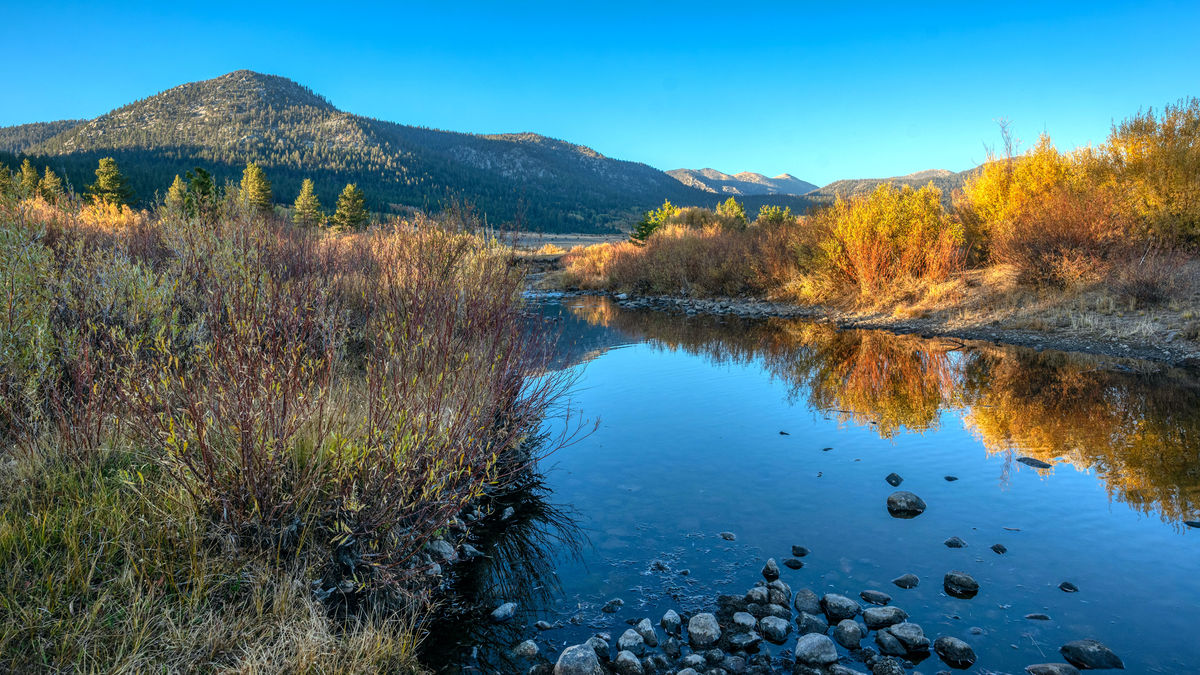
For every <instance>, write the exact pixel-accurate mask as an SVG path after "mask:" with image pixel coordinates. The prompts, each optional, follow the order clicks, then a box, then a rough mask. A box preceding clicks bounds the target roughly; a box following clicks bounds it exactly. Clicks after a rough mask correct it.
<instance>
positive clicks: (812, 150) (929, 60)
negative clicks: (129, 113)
mask: <svg viewBox="0 0 1200 675" xmlns="http://www.w3.org/2000/svg"><path fill="white" fill-rule="evenodd" d="M0 3H2V4H3V5H4V6H3V7H2V8H0V9H2V10H3V14H4V15H5V16H4V20H3V21H0V44H3V45H4V47H5V49H4V52H5V58H4V59H3V60H0V85H2V87H3V91H4V92H5V97H4V103H3V104H2V105H0V125H9V124H20V123H25V122H33V121H44V120H51V119H63V118H70V117H93V116H96V115H99V114H102V113H104V112H106V111H108V110H110V109H112V108H114V107H117V106H119V105H122V104H124V103H128V102H130V101H132V100H135V99H138V98H142V97H145V96H148V95H151V94H154V93H156V92H158V91H161V90H164V89H168V88H170V87H172V86H175V85H177V84H181V83H183V82H188V81H192V80H197V79H205V78H209V77H215V76H217V75H220V74H222V73H225V72H228V71H231V70H236V69H239V68H250V69H253V70H258V71H262V72H269V73H274V74H278V75H284V76H286V77H290V78H292V79H294V80H296V81H298V82H300V83H302V84H305V85H307V86H309V87H311V88H312V89H314V90H315V91H317V92H318V93H321V94H324V95H325V96H326V97H328V98H329V99H330V100H331V101H332V102H333V103H334V104H335V105H337V106H338V107H340V108H342V109H343V110H347V111H350V112H354V113H358V114H363V115H369V116H372V117H378V118H382V119H387V120H391V121H396V122H401V123H405V124H417V125H423V126H430V127H437V128H442V129H451V130H455V131H470V132H486V133H492V132H502V131H535V132H538V133H542V134H546V135H549V136H554V137H557V138H563V139H566V140H570V141H573V142H576V143H582V144H585V145H589V146H591V147H593V148H595V149H597V150H599V151H600V152H602V153H604V154H606V155H610V156H613V157H618V158H621V159H630V160H636V161H641V162H646V163H647V164H650V165H652V166H655V167H658V168H660V169H673V168H677V167H692V168H699V167H704V166H712V167H715V168H718V169H721V170H723V171H727V172H735V171H745V170H751V171H759V172H762V173H767V174H771V175H774V174H777V173H782V172H789V173H792V174H794V175H796V176H798V177H800V178H803V179H805V180H809V181H812V182H814V183H818V184H824V183H827V182H829V181H832V180H836V179H839V178H851V177H870V176H888V175H897V174H903V173H909V172H912V171H918V170H922V169H928V168H946V169H952V170H960V169H965V168H969V167H971V166H974V165H975V164H977V163H979V162H980V161H981V160H982V159H983V158H984V157H985V150H984V145H985V144H995V143H996V142H997V140H998V133H997V130H996V123H995V120H996V119H998V118H1001V117H1007V118H1009V119H1010V120H1012V123H1013V128H1014V129H1015V131H1016V134H1017V136H1018V137H1019V138H1021V139H1023V140H1024V141H1025V142H1026V145H1028V144H1029V143H1031V142H1032V141H1033V140H1035V139H1036V137H1037V135H1038V134H1039V133H1041V132H1042V131H1047V132H1049V133H1050V134H1051V136H1052V137H1053V138H1054V139H1055V142H1056V143H1057V144H1058V145H1059V146H1060V147H1074V146H1076V145H1081V144H1086V143H1097V142H1100V141H1102V140H1103V139H1104V137H1105V136H1106V134H1107V133H1108V130H1109V127H1110V126H1111V124H1112V122H1113V121H1114V120H1119V119H1121V118H1123V117H1125V116H1127V115H1129V114H1131V113H1134V112H1136V111H1137V110H1138V109H1139V108H1141V107H1146V106H1155V107H1157V106H1161V105H1162V104H1164V103H1167V102H1172V101H1175V100H1177V99H1179V98H1182V97H1184V96H1195V95H1200V66H1198V65H1197V64H1200V3H1197V2H1177V3H1172V2H1158V3H1155V2H1145V3H1136V6H1134V4H1135V3H1129V4H1124V3H1106V2H1102V1H1099V0H1097V1H1094V2H1088V3H1078V4H1071V3H1057V2H1045V1H1043V2H1039V3H1030V4H1024V3H1008V4H1007V5H1006V6H1005V7H1004V8H1003V9H989V8H986V7H982V5H983V4H984V3H964V2H961V1H960V2H957V3H954V4H944V5H926V6H924V7H922V8H914V7H913V6H912V5H913V4H914V3H895V2H890V3H885V4H879V5H874V4H871V3H869V2H868V3H863V2H858V3H854V4H853V5H849V6H847V7H846V8H843V7H842V6H840V5H839V3H834V2H826V3H820V4H813V5H804V4H801V3H752V2H724V3H707V2H701V1H699V0H697V1H693V2H686V3H678V4H675V3H656V2H652V1H649V2H648V1H645V0H643V2H638V3H615V2H614V3H604V4H595V5H587V4H584V3H571V2H556V3H501V2H490V3H479V4H474V3H469V2H459V3H445V2H442V3H436V4H435V3H420V4H411V5H410V4H405V3H380V4H377V5H354V4H352V3H342V4H338V5H330V4H311V5H309V4H303V3H291V4H288V5H276V6H270V5H265V4H259V3H254V2H241V3H238V4H222V3H220V2H204V3H196V2H184V3H171V4H170V5H169V6H168V5H167V3H122V4H119V6H117V5H118V3H96V2H88V3H55V2H14V1H13V0H0ZM975 5H980V6H979V7H976V6H975Z"/></svg>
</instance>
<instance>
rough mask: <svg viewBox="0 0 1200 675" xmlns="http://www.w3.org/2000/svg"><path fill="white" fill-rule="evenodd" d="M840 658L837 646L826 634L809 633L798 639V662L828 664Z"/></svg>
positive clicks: (814, 664)
mask: <svg viewBox="0 0 1200 675" xmlns="http://www.w3.org/2000/svg"><path fill="white" fill-rule="evenodd" d="M837 660H838V654H837V647H836V646H835V645H834V644H833V640H830V639H829V638H828V637H827V636H825V635H820V634H817V633H809V634H808V635H801V636H800V639H799V640H796V662H797V663H803V664H805V665H808V666H817V667H821V666H828V665H830V664H832V663H836V662H837Z"/></svg>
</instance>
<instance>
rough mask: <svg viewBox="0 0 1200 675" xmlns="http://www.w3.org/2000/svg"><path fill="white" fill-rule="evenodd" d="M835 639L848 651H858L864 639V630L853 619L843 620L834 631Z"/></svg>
mask: <svg viewBox="0 0 1200 675" xmlns="http://www.w3.org/2000/svg"><path fill="white" fill-rule="evenodd" d="M833 639H834V640H836V641H837V643H838V644H839V645H841V646H843V647H845V648H846V649H850V650H855V649H858V647H859V642H861V641H862V639H863V634H862V629H861V628H860V627H859V625H858V624H857V623H855V622H854V621H853V620H852V619H842V620H841V621H839V622H838V625H837V626H835V627H834V629H833Z"/></svg>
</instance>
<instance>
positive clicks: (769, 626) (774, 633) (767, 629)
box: [758, 616, 792, 645]
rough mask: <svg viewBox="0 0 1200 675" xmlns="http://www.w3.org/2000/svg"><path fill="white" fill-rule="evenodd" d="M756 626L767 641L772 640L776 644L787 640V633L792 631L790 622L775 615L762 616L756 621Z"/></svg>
mask: <svg viewBox="0 0 1200 675" xmlns="http://www.w3.org/2000/svg"><path fill="white" fill-rule="evenodd" d="M758 628H759V630H760V631H762V636H763V637H764V638H766V639H767V641H768V642H774V643H775V644H777V645H781V644H783V643H784V641H785V640H787V636H788V634H789V633H791V632H792V624H791V622H789V621H787V620H786V619H781V618H779V617H777V616H767V617H763V619H762V621H759V622H758Z"/></svg>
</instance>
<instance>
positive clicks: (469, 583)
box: [421, 467, 586, 673]
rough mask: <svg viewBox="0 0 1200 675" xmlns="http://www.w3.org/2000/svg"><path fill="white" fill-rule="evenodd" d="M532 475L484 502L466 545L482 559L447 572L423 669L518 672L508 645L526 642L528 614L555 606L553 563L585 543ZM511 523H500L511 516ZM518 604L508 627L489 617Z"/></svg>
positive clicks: (556, 582)
mask: <svg viewBox="0 0 1200 675" xmlns="http://www.w3.org/2000/svg"><path fill="white" fill-rule="evenodd" d="M550 497H551V494H550V492H549V490H548V488H547V487H546V485H545V482H544V478H543V476H542V474H541V473H540V472H539V471H538V470H537V469H536V468H532V467H531V468H529V469H527V470H525V471H524V472H523V473H522V475H520V476H519V477H517V479H516V480H515V481H514V482H512V483H511V484H509V485H507V486H505V488H504V489H503V490H502V491H498V492H495V493H493V494H491V495H489V497H488V498H487V503H486V505H485V506H486V508H484V509H482V510H483V512H484V513H485V514H486V515H484V516H482V517H481V518H479V519H478V520H476V521H475V522H474V523H473V524H472V529H471V543H472V545H474V546H475V547H476V548H477V549H479V550H480V551H482V552H484V554H485V555H484V556H481V557H478V558H475V559H473V560H468V561H464V562H461V563H459V564H457V565H454V566H452V567H451V568H450V569H449V570H448V572H447V584H446V589H447V590H446V593H445V594H444V596H443V597H442V599H441V601H440V603H439V605H438V606H437V607H436V609H435V611H434V614H433V616H432V618H431V619H430V620H429V622H428V623H427V624H426V626H425V628H426V631H427V635H426V638H425V640H424V642H423V643H422V645H421V652H422V658H421V660H422V662H423V663H425V664H426V665H427V666H429V667H430V668H433V669H434V670H435V671H436V672H439V673H497V672H516V670H519V669H520V668H519V667H518V665H517V664H516V663H515V662H514V661H513V659H512V656H511V654H510V650H511V647H512V645H515V644H516V643H518V642H520V641H521V640H523V639H525V637H526V633H527V632H528V630H529V627H528V626H527V625H526V622H525V621H524V620H523V615H524V614H525V613H526V612H525V609H527V608H529V607H534V606H544V605H550V604H553V603H554V602H555V601H557V600H558V597H559V595H560V593H561V584H560V583H559V579H558V575H557V574H556V572H555V561H556V560H559V559H562V558H563V557H564V556H568V557H575V558H577V557H578V556H579V552H580V550H581V547H582V546H583V544H584V542H585V541H586V539H585V536H584V534H583V532H582V531H581V530H580V529H579V528H578V527H577V526H576V524H575V521H574V519H573V517H572V513H571V511H570V509H568V508H566V507H562V506H558V505H556V504H554V503H553V502H552V501H551V500H550ZM510 508H511V509H512V513H511V515H508V516H507V517H505V513H506V511H507V510H508V509H510ZM505 602H516V603H517V606H518V612H517V616H516V618H514V619H512V620H511V621H507V622H503V623H496V622H493V621H491V618H490V615H491V612H492V611H493V610H494V609H495V608H496V607H497V606H499V605H501V604H503V603H505Z"/></svg>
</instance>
